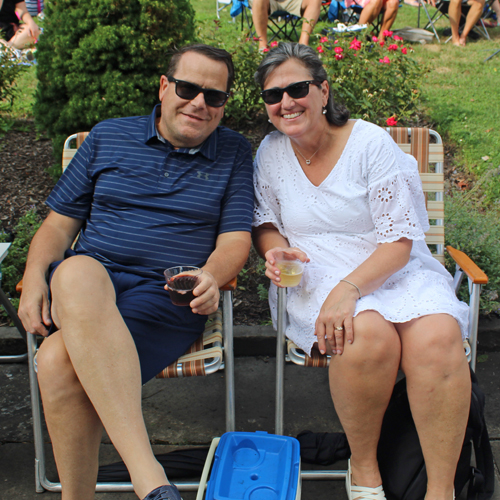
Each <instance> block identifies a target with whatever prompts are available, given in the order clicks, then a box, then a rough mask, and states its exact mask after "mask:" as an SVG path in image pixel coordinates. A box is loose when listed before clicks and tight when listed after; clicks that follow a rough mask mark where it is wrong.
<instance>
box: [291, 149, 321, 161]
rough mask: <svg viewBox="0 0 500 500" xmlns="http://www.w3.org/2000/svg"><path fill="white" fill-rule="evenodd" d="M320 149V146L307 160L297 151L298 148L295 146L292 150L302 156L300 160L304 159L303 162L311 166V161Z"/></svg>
mask: <svg viewBox="0 0 500 500" xmlns="http://www.w3.org/2000/svg"><path fill="white" fill-rule="evenodd" d="M320 149H321V146H320V147H319V148H318V149H317V150H316V151H315V152H314V153H313V155H312V156H311V158H309V159H307V158H306V157H305V156H304V155H303V154H302V153H301V152H300V151H299V148H297V146H295V148H294V150H295V151H297V153H299V155H300V156H302V158H304V160H305V162H306V164H307V165H310V164H311V160H312V159H313V156H314V155H315V154H316V153H317V152H318V151H319V150H320Z"/></svg>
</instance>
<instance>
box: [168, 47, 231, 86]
mask: <svg viewBox="0 0 500 500" xmlns="http://www.w3.org/2000/svg"><path fill="white" fill-rule="evenodd" d="M186 52H196V53H197V54H201V55H202V56H205V57H208V58H209V59H212V61H220V62H223V63H224V64H225V65H226V66H227V88H226V92H230V90H231V87H232V86H233V81H234V66H233V60H232V58H231V54H230V53H229V52H227V51H225V50H224V49H218V48H217V47H212V46H211V45H205V44H203V43H196V44H193V45H185V46H184V47H182V48H181V49H179V50H178V51H176V52H175V53H174V55H173V56H172V58H171V59H170V63H169V65H168V68H167V71H166V73H165V75H166V76H171V77H173V76H174V73H175V71H176V70H177V65H178V64H179V60H180V58H181V57H182V56H183V55H184V54H185V53H186Z"/></svg>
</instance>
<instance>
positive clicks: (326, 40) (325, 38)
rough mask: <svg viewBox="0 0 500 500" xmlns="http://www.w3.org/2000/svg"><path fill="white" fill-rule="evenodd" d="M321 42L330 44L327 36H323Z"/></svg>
mask: <svg viewBox="0 0 500 500" xmlns="http://www.w3.org/2000/svg"><path fill="white" fill-rule="evenodd" d="M319 41H320V42H321V43H326V42H328V37H327V36H322V37H321V38H320V39H319Z"/></svg>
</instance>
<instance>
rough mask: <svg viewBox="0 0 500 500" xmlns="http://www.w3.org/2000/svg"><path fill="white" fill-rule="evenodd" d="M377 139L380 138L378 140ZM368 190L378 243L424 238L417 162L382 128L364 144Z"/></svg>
mask: <svg viewBox="0 0 500 500" xmlns="http://www.w3.org/2000/svg"><path fill="white" fill-rule="evenodd" d="M379 139H380V140H379ZM366 161H367V163H368V193H369V204H370V211H371V216H372V220H373V223H374V225H375V228H376V236H377V242H378V243H391V242H394V241H397V240H399V239H401V238H408V239H410V240H415V241H417V240H424V239H425V231H427V230H428V229H429V219H428V215H427V210H426V208H425V197H424V193H423V191H422V182H421V180H420V176H419V173H418V167H417V162H416V160H415V159H414V158H413V156H411V155H408V154H405V153H403V151H401V149H400V148H399V147H398V146H397V144H396V143H395V142H394V141H393V140H392V138H391V137H390V136H389V134H387V133H386V132H385V131H381V134H380V136H379V137H377V140H372V141H370V143H369V144H368V154H367V158H366Z"/></svg>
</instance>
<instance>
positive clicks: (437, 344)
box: [395, 314, 471, 500]
mask: <svg viewBox="0 0 500 500" xmlns="http://www.w3.org/2000/svg"><path fill="white" fill-rule="evenodd" d="M395 326H396V328H397V330H398V332H399V334H400V338H401V345H402V357H401V359H402V361H401V367H402V369H403V371H404V372H405V375H406V380H407V388H408V399H409V401H410V407H411V411H412V415H413V419H414V421H415V425H416V427H417V431H418V435H419V439H420V444H421V446H422V451H423V454H424V459H425V464H426V469H427V477H428V483H427V495H426V500H452V498H453V482H454V478H455V472H456V467H457V462H458V458H459V456H460V451H461V449H462V444H463V440H464V435H465V429H466V426H467V420H468V417H469V409H470V396H471V381H470V375H469V368H468V365H467V359H466V357H465V354H464V349H463V345H462V336H461V333H460V329H459V327H458V324H457V322H456V320H455V319H454V318H452V317H451V316H449V315H446V314H435V315H430V316H424V317H422V318H419V319H416V320H413V321H410V322H408V323H403V324H397V325H395Z"/></svg>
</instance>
